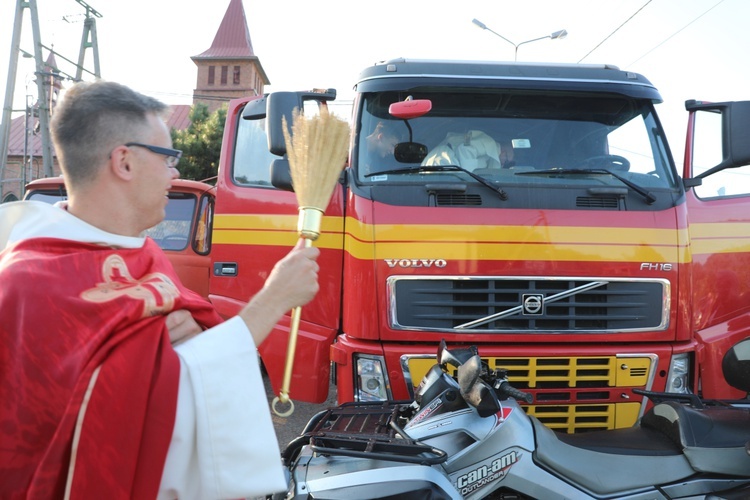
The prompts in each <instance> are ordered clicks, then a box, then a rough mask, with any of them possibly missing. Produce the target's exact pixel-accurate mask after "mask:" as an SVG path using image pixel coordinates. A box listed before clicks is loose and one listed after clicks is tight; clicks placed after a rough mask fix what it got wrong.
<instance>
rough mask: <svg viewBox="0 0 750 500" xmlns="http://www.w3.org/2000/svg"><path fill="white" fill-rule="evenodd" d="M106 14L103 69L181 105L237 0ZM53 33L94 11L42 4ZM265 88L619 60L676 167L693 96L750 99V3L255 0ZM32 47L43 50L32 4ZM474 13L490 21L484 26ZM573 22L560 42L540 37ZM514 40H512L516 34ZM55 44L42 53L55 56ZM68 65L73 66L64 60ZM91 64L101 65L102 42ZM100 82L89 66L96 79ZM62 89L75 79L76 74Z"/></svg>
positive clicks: (75, 40) (343, 91)
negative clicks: (435, 65)
mask: <svg viewBox="0 0 750 500" xmlns="http://www.w3.org/2000/svg"><path fill="white" fill-rule="evenodd" d="M82 1H83V2H84V4H88V5H90V6H91V7H92V8H93V9H95V10H96V11H97V12H99V13H100V14H101V15H102V17H101V18H97V19H96V31H97V41H98V47H99V58H100V68H101V75H102V77H103V78H104V79H107V80H114V81H118V82H120V83H123V84H126V85H128V86H130V87H132V88H134V89H136V90H138V91H140V92H143V93H145V94H149V95H152V96H154V97H157V98H159V99H161V100H163V101H165V102H167V103H169V104H190V103H191V99H192V90H193V88H194V87H195V85H196V77H197V71H196V66H195V64H194V63H193V61H192V60H191V59H190V57H191V56H194V55H198V54H200V53H201V52H203V51H205V50H206V49H208V48H209V47H210V46H211V43H212V42H213V39H214V36H215V35H216V31H217V29H218V27H219V24H220V23H221V20H222V18H223V16H224V13H225V12H226V8H227V6H228V5H229V0H212V1H197V0H149V1H147V0H128V1H122V0H82ZM17 2H18V0H0V68H2V69H1V70H0V75H3V78H2V81H0V96H2V98H3V99H4V98H5V95H6V92H5V90H6V84H7V76H5V75H6V71H5V69H6V68H8V58H9V55H10V51H11V35H12V31H13V20H14V16H15V9H16V4H17ZM36 2H37V6H38V11H39V24H40V34H41V41H42V44H43V45H46V46H47V47H52V48H54V50H55V51H56V52H57V53H59V54H61V55H62V56H64V57H65V58H67V59H70V60H71V61H77V60H78V54H79V50H80V45H81V38H82V33H83V23H82V22H81V20H82V17H83V16H82V15H83V14H84V13H85V9H84V7H83V6H82V5H81V3H79V1H78V0H36ZM243 5H244V9H245V15H246V17H247V21H248V26H249V30H250V38H251V41H252V45H253V49H254V51H255V55H256V56H258V58H259V60H260V63H261V65H262V66H263V69H264V70H265V72H266V74H267V76H268V78H269V80H270V81H271V85H268V86H266V89H265V90H266V92H272V91H276V90H303V89H311V88H335V89H337V91H338V95H339V99H338V100H337V101H338V102H340V104H339V106H337V107H336V108H335V109H336V110H337V112H338V113H339V114H341V115H348V113H349V109H350V107H349V105H350V104H351V100H352V98H353V95H354V91H353V90H352V87H353V85H354V84H355V83H356V79H357V76H358V74H359V72H360V71H361V70H363V69H364V68H366V67H368V66H371V65H372V64H374V63H375V62H377V61H383V60H388V59H393V58H398V57H406V58H420V59H454V60H457V59H472V60H484V61H490V60H502V61H512V60H513V59H514V55H515V51H516V47H515V45H519V44H520V45H519V46H518V52H517V55H518V60H519V61H528V62H553V63H582V64H611V65H615V66H618V67H619V68H621V69H624V70H628V71H634V72H637V73H641V74H642V75H644V76H645V77H646V78H648V79H649V80H650V81H651V82H652V83H653V84H654V85H655V86H656V87H657V88H658V89H659V90H660V92H661V95H662V97H663V99H664V103H662V104H659V105H658V106H657V112H658V113H659V115H660V117H661V120H662V123H663V124H664V126H665V129H666V133H667V137H668V140H669V142H670V145H671V147H672V151H673V153H674V156H675V159H676V161H677V162H678V165H679V164H680V163H681V161H682V149H683V148H684V136H685V130H686V119H687V113H686V111H685V108H684V102H685V100H687V99H697V100H704V101H729V100H732V101H738V100H750V62H748V61H749V60H750V57H749V56H748V53H750V37H748V35H747V31H746V30H747V29H748V21H749V20H750V1H747V0H523V1H521V0H512V1H509V0H465V1H463V2H456V1H455V0H378V1H376V2H369V3H365V2H353V1H351V0H328V1H326V2H309V1H305V0H273V1H263V0H243ZM24 10H25V14H24V19H23V24H22V42H21V48H22V49H23V50H25V51H27V52H33V39H32V24H31V21H30V17H29V14H28V11H29V9H24ZM472 19H478V20H479V21H481V22H483V23H484V24H485V25H486V26H487V27H488V28H490V30H492V31H494V32H495V33H498V34H500V35H501V36H502V38H501V37H500V36H498V35H496V34H494V33H492V32H491V31H488V30H482V29H481V28H479V27H477V26H476V25H474V24H473V23H472ZM561 29H565V30H567V32H568V36H567V37H566V38H564V39H561V40H551V39H549V38H545V39H542V40H538V41H534V42H530V43H524V44H522V42H524V41H527V40H532V39H535V38H539V37H545V36H547V35H549V34H551V33H553V32H555V31H558V30H561ZM503 38H505V39H507V40H504V39H503ZM47 55H48V52H47V51H46V50H44V51H43V58H44V59H46V58H47ZM56 60H57V63H58V66H59V68H60V69H61V70H62V71H64V72H67V73H69V74H71V75H75V68H74V67H73V66H72V65H70V64H69V63H67V62H66V61H65V60H64V59H63V58H61V57H60V56H56ZM19 61H20V62H19V68H18V73H17V77H16V81H15V84H16V85H15V92H14V94H15V96H14V102H13V109H20V108H22V107H23V106H24V103H25V95H26V94H27V93H28V91H30V92H32V93H33V92H35V90H36V89H35V87H34V84H33V82H32V80H33V71H34V67H33V60H31V59H24V58H19ZM85 66H86V69H88V70H90V71H93V69H94V59H93V52H92V50H90V49H89V50H87V52H86V60H85ZM90 78H92V77H91V76H90V75H89V74H88V73H84V79H90ZM64 85H70V82H65V83H64Z"/></svg>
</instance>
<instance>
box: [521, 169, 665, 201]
mask: <svg viewBox="0 0 750 500" xmlns="http://www.w3.org/2000/svg"><path fill="white" fill-rule="evenodd" d="M549 174H583V175H585V174H606V175H611V176H612V177H614V178H615V179H617V180H618V181H620V182H622V183H623V184H625V185H626V186H628V187H629V188H630V189H632V190H633V191H635V192H636V193H638V194H640V195H641V196H643V198H644V199H645V200H646V203H647V204H649V205H651V204H652V203H654V202H655V201H656V196H654V195H653V193H651V191H648V190H647V189H645V188H643V187H641V186H639V185H638V184H636V183H634V182H632V181H629V180H628V179H626V178H625V177H622V176H620V175H617V174H616V173H614V172H611V171H609V170H607V169H604V168H551V169H548V170H527V171H524V172H516V175H549Z"/></svg>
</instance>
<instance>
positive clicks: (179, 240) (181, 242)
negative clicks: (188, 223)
mask: <svg viewBox="0 0 750 500" xmlns="http://www.w3.org/2000/svg"><path fill="white" fill-rule="evenodd" d="M187 240H188V238H187V236H185V235H184V234H178V233H173V234H168V235H166V236H164V237H163V238H160V239H159V246H160V247H162V249H164V250H176V249H178V248H184V247H185V246H186V245H187Z"/></svg>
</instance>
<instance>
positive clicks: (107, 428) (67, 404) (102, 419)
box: [0, 238, 221, 500]
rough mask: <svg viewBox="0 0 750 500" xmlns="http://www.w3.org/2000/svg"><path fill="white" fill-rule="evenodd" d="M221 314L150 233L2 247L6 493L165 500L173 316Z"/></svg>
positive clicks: (0, 422) (1, 442)
mask: <svg viewBox="0 0 750 500" xmlns="http://www.w3.org/2000/svg"><path fill="white" fill-rule="evenodd" d="M178 309H189V310H191V311H192V312H193V316H194V317H195V318H196V320H197V321H198V323H200V324H202V325H203V326H204V327H206V328H208V327H211V326H214V325H216V324H218V323H219V322H220V321H221V319H220V318H219V316H218V315H217V314H216V312H215V311H214V309H213V308H212V307H211V305H210V304H209V303H207V302H206V301H205V300H203V299H202V298H201V297H199V296H198V295H197V294H195V293H193V292H191V291H189V290H187V289H186V288H184V287H183V286H182V284H181V283H180V282H179V280H178V278H177V276H176V275H175V273H174V270H173V268H172V265H171V264H170V262H169V261H168V259H167V258H166V256H165V255H164V253H163V252H162V251H161V249H159V248H158V246H157V245H156V244H155V243H154V242H153V241H152V240H150V239H147V240H146V243H145V245H144V247H143V248H138V249H112V248H109V247H103V246H99V245H92V244H87V243H78V242H75V241H68V240H60V239H52V238H33V239H28V240H23V241H20V242H18V243H15V244H13V245H10V246H9V247H8V248H7V249H6V250H5V251H3V252H2V253H0V498H3V499H5V498H35V499H37V498H41V499H47V498H63V497H64V496H65V495H66V494H69V496H70V498H80V499H87V500H88V499H92V498H107V499H116V498H138V499H148V498H155V497H156V494H157V492H158V488H159V484H160V480H161V475H162V469H163V466H164V460H165V457H166V455H167V450H168V447H169V443H170V439H171V436H172V429H173V425H174V419H175V408H176V402H177V387H178V379H179V369H180V367H179V360H178V358H177V354H176V353H175V352H174V350H173V349H172V347H171V344H170V341H169V335H168V332H167V329H166V327H165V314H166V313H168V312H170V311H174V310H178Z"/></svg>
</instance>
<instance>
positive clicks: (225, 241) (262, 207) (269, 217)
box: [210, 92, 343, 403]
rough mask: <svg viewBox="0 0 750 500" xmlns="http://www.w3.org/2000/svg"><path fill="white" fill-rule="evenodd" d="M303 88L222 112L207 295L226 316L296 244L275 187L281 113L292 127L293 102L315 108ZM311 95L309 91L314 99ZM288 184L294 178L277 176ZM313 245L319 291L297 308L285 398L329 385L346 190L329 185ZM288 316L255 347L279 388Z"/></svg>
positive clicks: (292, 218) (292, 219) (318, 396)
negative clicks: (298, 315) (317, 250)
mask: <svg viewBox="0 0 750 500" xmlns="http://www.w3.org/2000/svg"><path fill="white" fill-rule="evenodd" d="M303 95H304V93H294V92H278V93H274V94H270V95H269V96H267V97H261V98H257V99H255V100H251V101H247V99H245V100H244V101H243V100H236V101H232V103H230V106H229V110H228V112H227V124H226V127H225V130H224V139H223V151H222V158H221V165H220V168H219V178H218V182H217V190H218V192H217V197H216V214H215V217H214V231H213V241H212V249H211V260H212V265H213V275H212V277H211V283H210V299H211V301H212V302H213V304H214V305H215V306H216V308H217V310H218V311H219V313H220V314H221V315H222V316H224V317H231V316H233V315H235V314H237V312H238V311H239V310H240V308H241V307H242V306H244V304H245V303H247V301H248V300H249V298H250V297H252V296H253V295H254V294H255V293H257V291H258V290H259V289H260V288H261V287H262V286H263V283H264V282H265V280H266V278H267V277H268V275H269V274H270V272H271V270H272V269H273V266H274V265H275V264H276V262H277V261H278V260H280V259H281V258H282V257H283V256H284V255H286V254H287V253H288V252H289V251H290V250H291V249H292V247H293V246H294V245H295V243H296V242H297V239H298V238H299V234H298V232H297V220H298V203H297V199H296V196H295V194H294V193H293V192H291V191H289V190H287V189H279V188H277V187H276V185H277V184H278V182H277V181H279V179H276V178H275V176H276V175H277V174H276V173H277V172H281V175H282V176H283V170H284V169H283V168H282V169H279V168H276V166H278V165H284V164H286V165H287V169H286V177H289V174H288V160H287V159H286V150H285V146H284V137H283V134H282V126H283V125H282V116H285V117H287V121H288V123H289V124H291V113H292V111H293V109H294V108H295V107H299V108H300V109H304V111H305V114H306V115H307V114H309V113H312V112H314V111H315V108H316V107H317V106H318V105H320V104H321V101H320V100H318V99H308V100H305V99H303V98H302V96H303ZM314 96H315V95H314V94H313V97H314ZM279 182H280V183H281V184H288V188H291V181H290V180H287V181H283V180H281V181H279ZM314 245H315V246H316V247H318V248H320V250H321V255H320V258H319V260H318V263H319V264H320V272H319V275H318V276H319V282H320V291H319V293H318V295H317V296H316V297H315V299H314V300H313V301H312V302H310V303H309V304H307V305H306V306H305V307H303V308H302V316H301V323H300V330H299V336H298V340H297V348H296V351H295V352H296V356H295V363H294V368H293V373H292V381H291V387H290V397H291V398H292V399H293V400H301V401H308V402H318V403H319V402H322V401H325V399H326V397H327V394H328V388H329V375H330V357H329V350H330V345H331V343H332V342H333V338H334V336H335V335H336V333H337V331H338V328H339V318H340V310H341V273H342V254H343V190H342V189H341V188H340V187H339V189H336V190H334V194H333V199H332V201H331V203H330V205H329V206H328V208H327V209H326V211H325V215H324V217H323V220H322V227H321V235H320V237H319V238H318V240H316V241H315V243H314ZM288 332H289V317H288V316H287V317H286V318H284V319H282V321H281V322H280V323H279V324H278V325H276V327H275V328H274V330H273V331H272V333H271V334H270V335H269V337H268V338H267V339H266V340H265V341H264V342H263V344H262V345H261V346H259V352H260V355H261V357H262V359H263V363H264V365H265V367H266V370H267V372H268V374H269V377H270V380H271V384H272V385H273V387H274V391H275V392H276V391H277V390H278V389H279V387H280V385H281V379H282V375H283V369H284V363H285V357H286V349H287V345H288V338H289V333H288Z"/></svg>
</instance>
